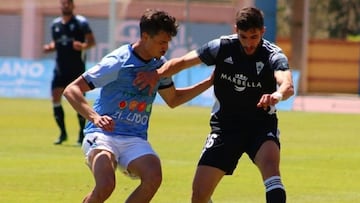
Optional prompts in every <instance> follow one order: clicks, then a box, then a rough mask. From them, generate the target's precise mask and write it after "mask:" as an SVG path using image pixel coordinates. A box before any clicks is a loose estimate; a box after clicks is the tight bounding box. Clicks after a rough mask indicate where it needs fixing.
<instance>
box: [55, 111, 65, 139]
mask: <svg viewBox="0 0 360 203" xmlns="http://www.w3.org/2000/svg"><path fill="white" fill-rule="evenodd" d="M54 117H55V121H56V123H57V125H58V126H59V128H60V132H61V136H66V130H65V121H64V117H65V116H64V110H63V108H62V106H61V105H60V106H56V107H54Z"/></svg>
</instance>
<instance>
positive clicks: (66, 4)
mask: <svg viewBox="0 0 360 203" xmlns="http://www.w3.org/2000/svg"><path fill="white" fill-rule="evenodd" d="M60 6H61V13H62V14H63V15H64V16H68V15H72V14H73V10H74V3H73V2H71V1H69V0H60Z"/></svg>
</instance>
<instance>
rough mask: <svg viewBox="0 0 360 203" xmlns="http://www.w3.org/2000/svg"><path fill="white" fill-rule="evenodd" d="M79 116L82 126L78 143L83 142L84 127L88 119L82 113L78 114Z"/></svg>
mask: <svg viewBox="0 0 360 203" xmlns="http://www.w3.org/2000/svg"><path fill="white" fill-rule="evenodd" d="M77 117H78V121H79V126H80V130H79V139H78V143H82V141H83V139H84V127H85V122H86V120H85V118H84V117H82V116H81V115H80V114H77Z"/></svg>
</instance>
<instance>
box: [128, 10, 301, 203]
mask: <svg viewBox="0 0 360 203" xmlns="http://www.w3.org/2000/svg"><path fill="white" fill-rule="evenodd" d="M263 18H264V17H263V13H262V11H261V10H259V9H257V8H254V7H247V8H243V9H241V10H239V11H238V12H237V14H236V25H235V30H236V34H232V35H228V36H223V37H220V38H218V39H214V40H212V41H209V42H208V43H206V44H204V45H203V46H202V47H200V48H198V49H197V50H193V51H191V52H189V53H187V54H185V55H184V56H182V57H179V58H174V59H172V60H169V61H168V62H167V63H165V64H164V65H163V66H162V67H161V68H160V69H157V70H156V71H152V72H141V73H139V74H138V76H137V78H136V79H135V80H134V84H136V85H138V86H139V87H140V88H144V87H147V88H149V87H148V86H150V88H149V89H151V88H152V87H153V86H154V84H156V82H157V81H158V79H159V78H163V77H169V76H171V75H173V74H175V73H177V72H179V71H181V70H183V69H186V68H189V67H191V66H194V65H197V64H200V63H205V64H206V65H214V66H215V70H214V82H213V85H214V94H215V97H216V102H215V105H214V106H213V109H212V113H211V119H210V127H211V131H210V133H209V135H208V137H207V140H206V143H205V146H204V148H203V150H202V153H201V158H200V160H199V162H198V167H197V170H196V173H195V177H194V180H193V192H192V202H193V203H207V202H208V201H211V200H210V198H211V195H212V194H213V192H214V190H215V188H216V186H217V185H218V183H219V182H220V180H221V179H222V178H223V176H224V175H231V174H232V173H233V171H234V170H235V168H236V166H237V163H238V161H239V159H240V157H241V156H242V155H243V153H246V154H247V155H248V156H249V158H250V159H251V160H252V161H253V163H254V164H255V165H256V166H257V167H258V169H259V171H260V173H261V176H262V180H263V182H264V185H265V191H266V202H267V203H284V202H286V192H285V189H284V185H283V184H282V181H281V177H280V170H279V165H280V142H279V134H280V132H279V130H278V119H277V115H276V109H275V105H276V104H277V103H278V102H280V101H281V100H285V99H287V98H289V97H290V96H292V95H293V94H294V89H293V82H292V75H291V71H290V69H289V65H288V60H287V57H286V56H285V55H284V53H283V52H282V50H281V49H280V48H279V47H278V46H276V45H275V44H273V43H271V42H269V41H267V40H266V39H264V38H263V35H264V32H265V27H264V19H263ZM239 201H240V200H239Z"/></svg>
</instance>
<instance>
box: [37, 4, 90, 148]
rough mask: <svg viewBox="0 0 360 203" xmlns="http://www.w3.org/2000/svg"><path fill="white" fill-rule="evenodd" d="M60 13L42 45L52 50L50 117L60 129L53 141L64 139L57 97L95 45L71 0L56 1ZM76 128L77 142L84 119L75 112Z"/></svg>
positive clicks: (57, 141)
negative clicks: (53, 58)
mask: <svg viewBox="0 0 360 203" xmlns="http://www.w3.org/2000/svg"><path fill="white" fill-rule="evenodd" d="M60 6H61V12H62V15H61V16H60V17H57V18H55V19H54V20H53V22H52V26H51V33H52V41H51V42H50V43H49V44H45V45H44V47H43V51H44V52H45V53H48V52H52V51H56V64H55V69H54V77H53V79H52V82H51V97H52V104H53V111H54V117H55V120H56V123H57V125H58V126H59V128H60V136H59V138H58V139H57V140H56V141H55V142H54V144H61V143H62V142H63V141H65V140H67V132H66V128H65V121H64V110H63V108H62V105H61V97H62V94H63V91H64V89H65V87H66V86H67V85H68V84H69V83H70V82H72V81H73V80H75V79H76V78H77V77H79V76H80V75H81V74H82V73H83V72H84V71H85V60H86V54H85V52H86V50H87V49H89V48H91V47H93V46H94V45H95V37H94V35H93V33H92V30H91V28H90V26H89V24H88V21H87V19H86V18H85V17H84V16H81V15H75V14H74V13H73V11H74V8H75V6H74V1H73V0H60ZM77 116H78V120H79V125H80V130H79V138H78V141H77V142H78V143H79V144H81V143H82V140H83V138H84V134H83V128H84V125H85V119H84V118H83V117H82V116H81V115H80V114H77Z"/></svg>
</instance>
